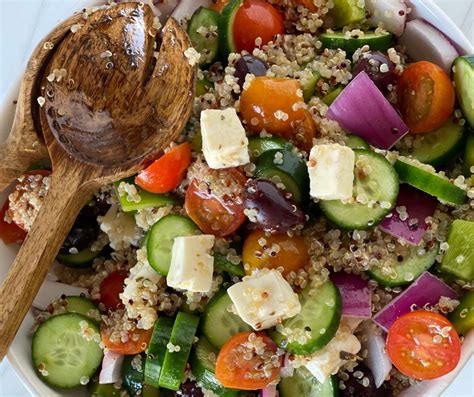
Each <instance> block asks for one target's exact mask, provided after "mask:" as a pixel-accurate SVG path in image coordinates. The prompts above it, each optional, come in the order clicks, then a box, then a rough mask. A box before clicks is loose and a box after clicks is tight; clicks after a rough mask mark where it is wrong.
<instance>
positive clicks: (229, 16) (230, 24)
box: [219, 0, 242, 59]
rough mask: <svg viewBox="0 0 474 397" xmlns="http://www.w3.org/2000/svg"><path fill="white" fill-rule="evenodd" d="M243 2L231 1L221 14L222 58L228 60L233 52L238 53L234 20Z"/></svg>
mask: <svg viewBox="0 0 474 397" xmlns="http://www.w3.org/2000/svg"><path fill="white" fill-rule="evenodd" d="M241 5H242V0H230V2H229V4H227V5H226V6H225V7H224V9H223V10H222V13H221V18H220V22H219V49H220V51H221V53H222V57H223V58H224V59H227V57H228V55H229V54H230V53H231V52H236V48H235V43H234V19H235V14H237V10H238V9H239V8H240V6H241Z"/></svg>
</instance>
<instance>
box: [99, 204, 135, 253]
mask: <svg viewBox="0 0 474 397" xmlns="http://www.w3.org/2000/svg"><path fill="white" fill-rule="evenodd" d="M97 221H98V222H99V225H100V230H102V231H103V232H105V233H106V234H107V236H108V237H109V240H110V246H111V247H112V248H113V249H114V250H123V249H126V248H128V247H130V246H131V245H135V246H137V245H138V242H139V241H140V238H141V237H142V232H141V231H140V229H139V227H138V226H137V225H136V223H135V218H134V217H133V215H130V214H128V213H125V212H122V211H120V209H119V207H118V206H117V205H112V206H111V207H110V208H109V210H108V211H107V213H106V214H105V215H104V216H99V217H97Z"/></svg>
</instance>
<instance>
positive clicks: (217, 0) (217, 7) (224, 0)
mask: <svg viewBox="0 0 474 397" xmlns="http://www.w3.org/2000/svg"><path fill="white" fill-rule="evenodd" d="M229 1H230V0H212V2H211V4H210V5H209V8H210V9H212V10H214V11H217V12H221V11H222V10H223V9H224V7H225V6H226V5H227V4H229Z"/></svg>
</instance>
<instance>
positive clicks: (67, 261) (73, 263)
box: [56, 248, 102, 269]
mask: <svg viewBox="0 0 474 397" xmlns="http://www.w3.org/2000/svg"><path fill="white" fill-rule="evenodd" d="M101 252H102V251H101V250H98V251H92V250H91V249H90V248H84V249H83V250H81V251H79V252H78V253H77V254H64V255H61V254H59V255H58V256H57V257H56V258H57V260H58V261H59V262H60V263H62V264H63V265H64V266H67V267H73V268H76V269H85V268H87V267H90V265H91V263H92V261H93V260H94V259H95V258H97V257H98V256H99V255H100V253H101Z"/></svg>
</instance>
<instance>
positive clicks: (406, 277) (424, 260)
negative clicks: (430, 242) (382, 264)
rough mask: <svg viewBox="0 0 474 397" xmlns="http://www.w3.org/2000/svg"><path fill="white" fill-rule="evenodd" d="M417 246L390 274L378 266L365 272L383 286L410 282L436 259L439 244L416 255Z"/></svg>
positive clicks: (395, 285)
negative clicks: (422, 253)
mask: <svg viewBox="0 0 474 397" xmlns="http://www.w3.org/2000/svg"><path fill="white" fill-rule="evenodd" d="M418 249H419V247H413V248H412V249H411V254H410V255H409V256H408V257H407V258H404V259H403V261H402V262H400V263H398V264H397V265H396V266H395V267H394V268H393V269H391V271H392V272H391V273H390V274H386V273H384V272H383V271H382V269H380V268H374V269H372V270H369V271H368V272H367V274H368V275H369V277H370V278H372V279H374V280H375V281H377V282H378V283H379V284H381V285H383V286H384V287H398V286H402V285H407V284H411V283H412V282H413V280H416V279H417V278H418V277H419V276H420V275H421V273H423V272H424V271H426V270H428V269H429V268H430V267H431V266H432V265H433V264H434V263H435V261H436V256H437V255H438V251H439V244H436V245H435V246H434V247H433V248H431V249H430V250H429V251H428V252H426V253H425V254H424V255H421V256H420V255H418V254H417V251H418Z"/></svg>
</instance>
